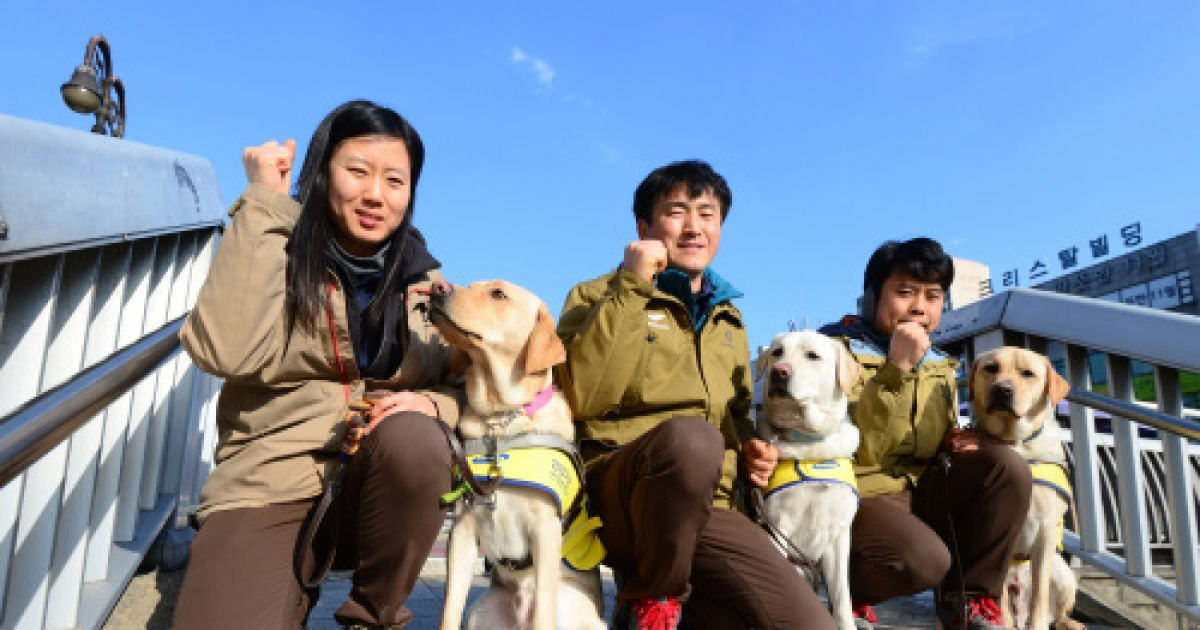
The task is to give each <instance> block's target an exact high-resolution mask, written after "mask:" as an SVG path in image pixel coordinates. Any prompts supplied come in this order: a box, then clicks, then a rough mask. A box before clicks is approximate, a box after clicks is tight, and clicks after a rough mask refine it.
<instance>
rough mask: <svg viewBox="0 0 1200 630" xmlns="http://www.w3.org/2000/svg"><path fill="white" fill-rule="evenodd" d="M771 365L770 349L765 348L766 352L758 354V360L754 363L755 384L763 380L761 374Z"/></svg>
mask: <svg viewBox="0 0 1200 630" xmlns="http://www.w3.org/2000/svg"><path fill="white" fill-rule="evenodd" d="M770 363H771V347H770V346H767V349H766V350H763V351H762V352H759V353H758V360H757V361H755V362H754V382H755V383H757V382H759V381H761V380H763V374H764V373H766V371H767V365H769V364H770Z"/></svg>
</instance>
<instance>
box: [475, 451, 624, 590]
mask: <svg viewBox="0 0 1200 630" xmlns="http://www.w3.org/2000/svg"><path fill="white" fill-rule="evenodd" d="M496 459H497V460H498V465H499V468H500V474H501V477H500V485H502V486H519V487H523V488H535V489H538V490H541V491H543V492H545V493H547V494H549V495H550V496H552V497H554V500H555V501H557V502H558V513H559V515H560V516H561V515H563V514H564V512H565V510H567V509H569V508H570V507H571V506H572V505H574V504H575V499H576V498H577V497H579V494H580V491H581V489H582V483H581V482H580V479H579V471H577V470H576V469H575V464H574V462H573V461H572V459H571V456H570V455H569V454H567V453H564V452H563V451H561V450H559V449H556V448H550V447H542V446H532V447H528V448H514V449H509V450H504V451H499V452H498V453H496ZM467 464H469V465H470V466H471V474H473V475H475V478H476V479H478V480H479V481H480V482H486V481H488V479H489V478H490V477H489V472H490V471H491V468H492V457H491V455H488V454H486V453H480V454H476V455H471V456H469V457H468V458H467ZM581 500H582V501H583V504H582V505H581V509H580V510H579V513H578V514H577V515H576V516H575V518H574V519H573V520H572V521H571V523H570V524H569V525H567V527H566V529H565V532H564V533H563V544H562V556H563V562H565V563H567V564H568V565H569V566H571V567H572V568H574V569H577V570H580V571H587V570H590V569H593V568H595V567H596V565H598V564H600V562H602V561H603V560H604V554H605V550H604V545H603V543H601V542H600V537H599V535H598V534H597V532H596V530H598V529H600V526H601V522H600V517H599V516H595V515H593V514H591V512H590V507H589V506H588V503H587V498H586V497H583V498H582V499H581Z"/></svg>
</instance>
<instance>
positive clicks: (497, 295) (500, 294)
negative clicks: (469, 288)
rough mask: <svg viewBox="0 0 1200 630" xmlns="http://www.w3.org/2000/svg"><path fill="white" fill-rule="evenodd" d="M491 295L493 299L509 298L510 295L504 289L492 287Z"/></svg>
mask: <svg viewBox="0 0 1200 630" xmlns="http://www.w3.org/2000/svg"><path fill="white" fill-rule="evenodd" d="M491 295H492V299H493V300H507V299H508V296H507V295H505V294H504V291H503V290H502V289H492V293H491Z"/></svg>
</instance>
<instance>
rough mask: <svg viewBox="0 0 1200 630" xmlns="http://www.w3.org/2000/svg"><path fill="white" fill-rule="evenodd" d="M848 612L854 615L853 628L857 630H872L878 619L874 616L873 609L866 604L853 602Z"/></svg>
mask: <svg viewBox="0 0 1200 630" xmlns="http://www.w3.org/2000/svg"><path fill="white" fill-rule="evenodd" d="M852 606H853V607H852V608H851V609H850V611H851V612H852V613H853V614H854V627H855V628H857V629H858V630H873V629H874V628H875V622H876V621H879V618H878V617H876V616H875V609H873V608H871V607H870V606H868V605H866V604H860V603H858V602H854V603H853V604H852Z"/></svg>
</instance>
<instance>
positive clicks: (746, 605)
mask: <svg viewBox="0 0 1200 630" xmlns="http://www.w3.org/2000/svg"><path fill="white" fill-rule="evenodd" d="M724 452H725V443H724V438H723V437H722V436H721V433H720V432H719V431H718V430H717V429H716V428H715V427H713V426H712V425H711V424H709V423H708V422H707V421H705V420H703V419H701V418H673V419H671V420H667V421H665V422H663V423H662V424H660V425H658V426H657V427H655V428H654V429H652V430H650V431H648V432H646V433H645V434H644V435H642V436H641V437H639V438H638V439H636V440H634V441H632V442H630V443H629V444H626V445H625V446H623V447H621V448H619V449H617V450H616V451H613V452H612V453H609V454H606V455H604V456H603V457H601V458H600V459H599V460H597V461H595V462H593V463H592V464H591V465H590V466H589V467H588V471H587V488H588V496H589V499H590V500H591V502H592V505H593V507H595V508H596V510H597V511H598V512H599V514H600V517H601V519H602V520H603V521H604V527H603V528H601V529H600V538H601V540H602V541H603V542H604V545H605V547H607V549H608V556H607V558H606V559H605V563H606V564H608V565H609V566H611V567H613V568H614V569H617V570H620V571H622V572H623V573H625V574H626V575H629V579H628V581H627V582H626V583H625V584H624V585H623V586H622V587H621V589H620V591H619V592H618V593H617V600H618V601H619V602H621V603H628V602H631V601H635V600H637V599H641V598H645V597H652V598H661V597H680V598H681V599H683V600H685V603H684V607H683V618H682V620H681V623H680V628H688V629H690V628H714V629H717V628H719V629H721V630H731V629H736V628H759V629H763V630H773V629H776V628H833V627H834V624H833V618H832V617H831V616H830V614H829V612H828V611H827V610H826V609H825V607H824V605H823V604H822V603H821V601H820V600H819V599H818V598H817V596H816V594H815V593H813V591H812V588H811V587H809V585H808V583H807V582H806V581H805V580H804V579H802V578H801V577H800V574H799V573H798V572H797V571H796V569H795V568H794V567H792V565H791V564H790V563H788V561H787V560H786V559H785V558H784V557H783V555H782V554H780V553H779V551H778V550H777V549H776V548H775V547H774V545H773V544H772V543H771V541H770V539H769V538H768V537H767V535H766V533H765V532H763V530H762V529H760V528H759V527H758V526H757V525H755V524H754V523H751V522H750V520H749V519H747V518H746V517H745V516H743V515H741V514H739V513H737V512H734V511H731V510H725V509H720V508H714V507H713V505H712V501H713V493H714V492H715V491H716V488H717V484H718V483H719V481H720V478H721V462H722V458H723V457H724Z"/></svg>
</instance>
